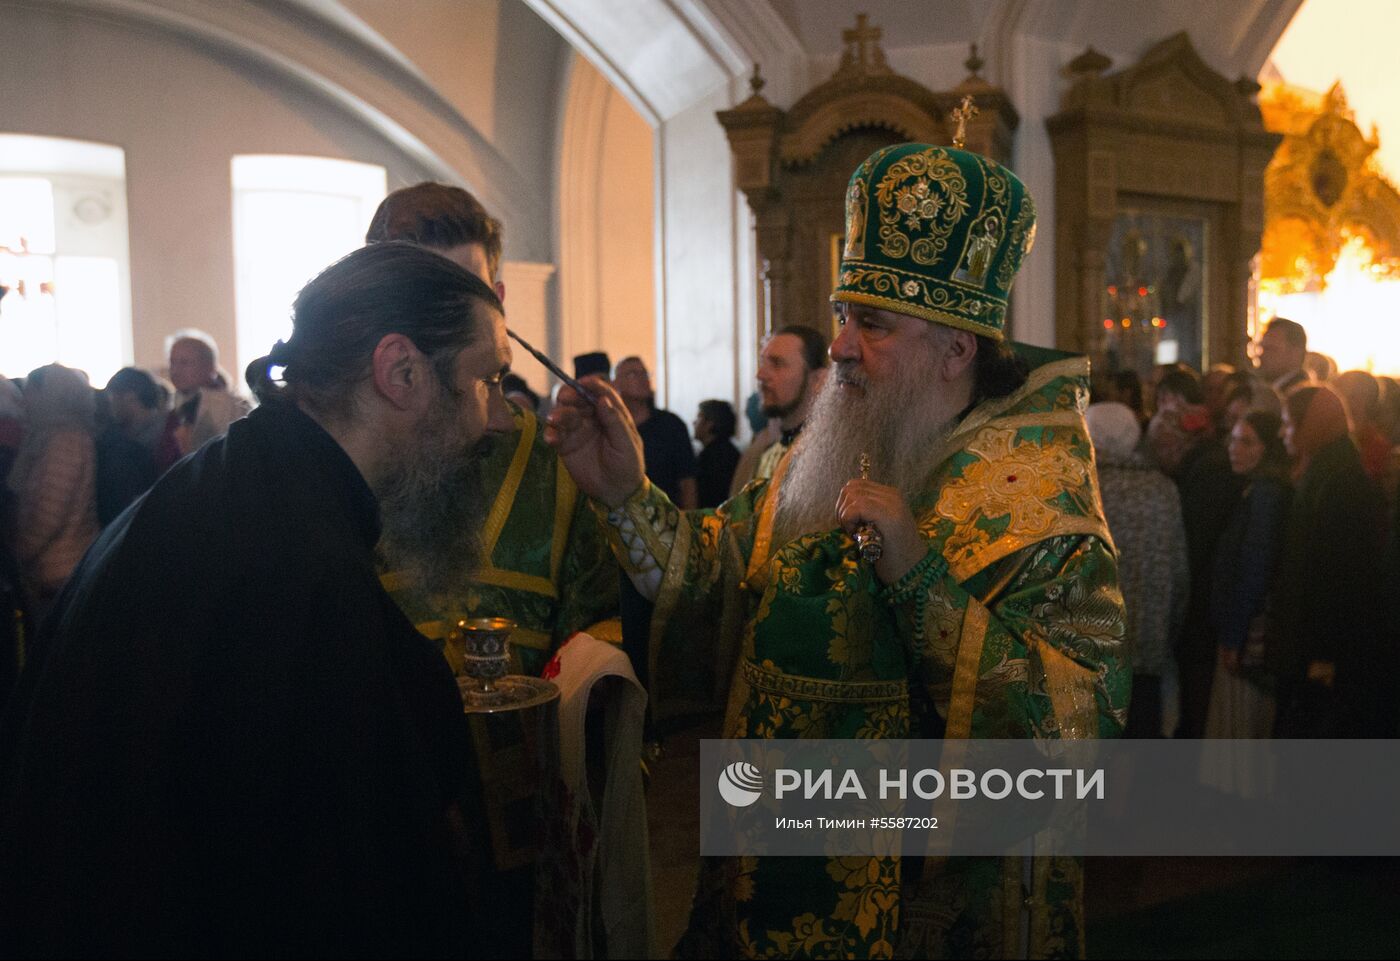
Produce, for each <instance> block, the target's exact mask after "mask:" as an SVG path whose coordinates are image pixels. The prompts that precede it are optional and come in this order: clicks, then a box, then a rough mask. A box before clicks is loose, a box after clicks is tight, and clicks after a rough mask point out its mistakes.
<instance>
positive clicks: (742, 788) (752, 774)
mask: <svg viewBox="0 0 1400 961" xmlns="http://www.w3.org/2000/svg"><path fill="white" fill-rule="evenodd" d="M762 794H763V772H762V771H760V770H759V769H758V768H756V767H754V766H753V765H752V764H750V763H749V762H748V761H735V762H734V763H733V764H731V765H729V766H728V767H726V768H725V769H724V770H723V771H720V772H719V796H720V797H722V798H724V799H725V801H727V802H728V803H729V804H731V805H732V806H734V807H736V808H746V807H748V806H749V805H750V804H752V803H753V802H755V801H757V800H758V799H759V797H760V796H761V795H762Z"/></svg>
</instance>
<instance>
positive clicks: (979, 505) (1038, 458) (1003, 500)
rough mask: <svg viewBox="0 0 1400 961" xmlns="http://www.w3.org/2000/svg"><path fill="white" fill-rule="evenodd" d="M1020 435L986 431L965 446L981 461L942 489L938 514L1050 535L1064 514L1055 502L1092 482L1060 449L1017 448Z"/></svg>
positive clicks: (1023, 532)
mask: <svg viewBox="0 0 1400 961" xmlns="http://www.w3.org/2000/svg"><path fill="white" fill-rule="evenodd" d="M1015 438H1016V432H1015V431H1014V430H1011V429H1009V428H997V427H986V428H983V429H982V430H981V431H980V432H979V435H978V436H977V437H976V438H974V439H973V441H972V442H971V443H969V444H968V445H967V450H968V451H969V452H970V453H972V454H975V455H976V456H977V457H978V458H979V459H978V460H977V461H975V462H973V463H972V464H969V465H968V466H967V467H966V468H964V469H963V473H962V476H961V477H959V478H958V479H957V480H955V481H953V482H952V483H950V484H949V485H948V486H946V487H944V489H943V492H942V494H941V495H939V498H938V506H937V508H936V510H937V511H938V514H939V516H941V517H945V518H947V519H948V520H950V521H952V522H953V523H954V524H958V525H961V526H967V525H970V524H972V523H973V521H974V520H975V519H976V517H977V515H979V514H980V515H981V516H982V517H984V518H987V519H989V520H990V519H992V518H1001V517H1006V518H1007V520H1008V526H1007V530H1006V533H1007V534H1009V535H1012V536H1018V537H1037V536H1041V535H1044V534H1047V533H1049V532H1050V529H1051V528H1052V527H1053V526H1054V524H1055V520H1056V519H1057V518H1058V517H1059V516H1060V514H1061V511H1059V510H1057V509H1056V508H1055V507H1054V506H1053V505H1052V503H1051V502H1052V501H1053V500H1054V499H1055V498H1056V497H1058V496H1059V495H1060V494H1061V493H1062V492H1064V491H1065V490H1066V489H1071V490H1073V489H1074V488H1077V487H1079V486H1081V485H1082V484H1084V483H1085V482H1086V481H1087V480H1088V467H1087V465H1085V463H1084V462H1083V461H1082V460H1079V459H1078V458H1077V457H1075V456H1074V455H1073V454H1072V453H1071V452H1070V451H1069V449H1068V448H1067V446H1066V445H1061V444H1043V445H1042V444H1036V443H1025V444H1020V445H1015V444H1014V441H1015Z"/></svg>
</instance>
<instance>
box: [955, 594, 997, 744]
mask: <svg viewBox="0 0 1400 961" xmlns="http://www.w3.org/2000/svg"><path fill="white" fill-rule="evenodd" d="M990 620H991V614H990V613H989V612H988V611H987V609H986V608H985V607H983V606H982V605H981V604H978V603H977V601H976V600H975V599H973V598H968V601H967V611H966V612H965V613H964V614H963V626H962V634H961V636H960V637H959V638H958V663H957V666H956V667H955V668H953V694H952V697H951V698H949V700H948V724H947V727H946V728H945V729H944V734H943V736H944V738H946V739H947V740H950V741H954V740H964V739H966V738H969V737H971V736H972V709H973V707H974V706H976V703H977V682H978V681H979V680H980V679H981V676H982V650H983V648H985V647H986V644H987V625H988V623H989V622H990Z"/></svg>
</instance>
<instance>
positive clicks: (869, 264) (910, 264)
mask: <svg viewBox="0 0 1400 961" xmlns="http://www.w3.org/2000/svg"><path fill="white" fill-rule="evenodd" d="M1034 240H1035V204H1033V203H1032V202H1031V195H1030V193H1029V192H1028V191H1027V190H1026V185H1025V184H1023V183H1021V181H1020V179H1019V178H1018V177H1017V176H1016V175H1015V174H1013V173H1012V172H1011V171H1009V170H1007V169H1006V168H1005V167H1003V166H1002V165H1001V164H999V163H996V162H994V161H991V160H988V159H987V158H986V157H983V156H980V155H978V154H975V153H972V152H970V151H967V150H958V149H956V148H954V147H935V146H933V145H931V144H926V143H905V144H898V145H896V146H893V147H884V148H882V149H880V150H877V151H875V153H873V154H871V155H870V156H869V157H868V158H866V161H865V162H864V163H863V164H861V165H860V166H859V167H857V168H856V172H855V174H853V175H852V176H851V182H850V186H849V187H848V188H847V189H846V246H845V249H844V250H843V251H842V254H841V276H840V278H839V280H838V284H837V287H836V292H835V293H834V294H832V295H831V299H832V301H834V302H838V303H840V302H845V303H851V304H865V305H868V306H871V307H877V308H880V309H881V310H893V311H896V312H898V313H901V314H909V315H911V316H914V317H922V318H923V319H924V320H931V321H934V322H936V323H940V324H947V325H948V326H950V327H957V328H959V329H960V330H968V331H971V332H973V333H975V334H981V335H985V336H987V337H991V338H994V339H996V340H1001V339H1002V330H1003V329H1004V328H1005V326H1006V298H1007V295H1008V294H1009V293H1010V292H1011V282H1012V281H1013V280H1015V279H1016V271H1017V270H1019V269H1020V267H1021V261H1022V260H1023V259H1025V256H1026V254H1027V252H1029V251H1030V249H1031V243H1032V242H1033V241H1034Z"/></svg>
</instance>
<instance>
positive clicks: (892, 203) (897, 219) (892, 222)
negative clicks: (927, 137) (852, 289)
mask: <svg viewBox="0 0 1400 961" xmlns="http://www.w3.org/2000/svg"><path fill="white" fill-rule="evenodd" d="M875 197H876V200H877V201H878V203H879V209H880V252H881V253H882V254H884V255H885V256H886V257H893V258H896V259H898V258H903V257H906V256H908V257H912V258H913V260H914V262H915V263H920V264H927V265H932V264H934V263H937V261H938V259H939V257H940V256H942V254H943V251H945V250H946V249H947V247H948V238H949V236H951V235H952V232H953V228H954V227H955V226H956V225H957V224H958V222H959V221H960V220H962V219H963V218H964V217H966V216H967V214H968V211H969V210H970V206H969V203H968V196H967V179H966V178H965V177H964V176H963V173H962V170H961V169H960V168H959V167H958V165H957V163H956V162H954V161H953V160H952V159H951V158H950V157H949V156H948V155H947V153H946V152H945V151H943V150H942V149H941V148H938V147H933V148H930V149H928V150H924V151H920V152H919V153H916V154H910V155H909V156H907V157H904V158H903V159H901V160H899V161H897V162H896V163H893V164H891V165H890V167H889V169H888V170H886V171H885V175H884V177H882V178H881V180H880V183H879V184H878V185H877V186H876V188H875ZM901 221H902V222H903V227H904V229H901ZM925 230H926V231H927V236H916V235H917V234H919V233H922V232H923V231H925Z"/></svg>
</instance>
